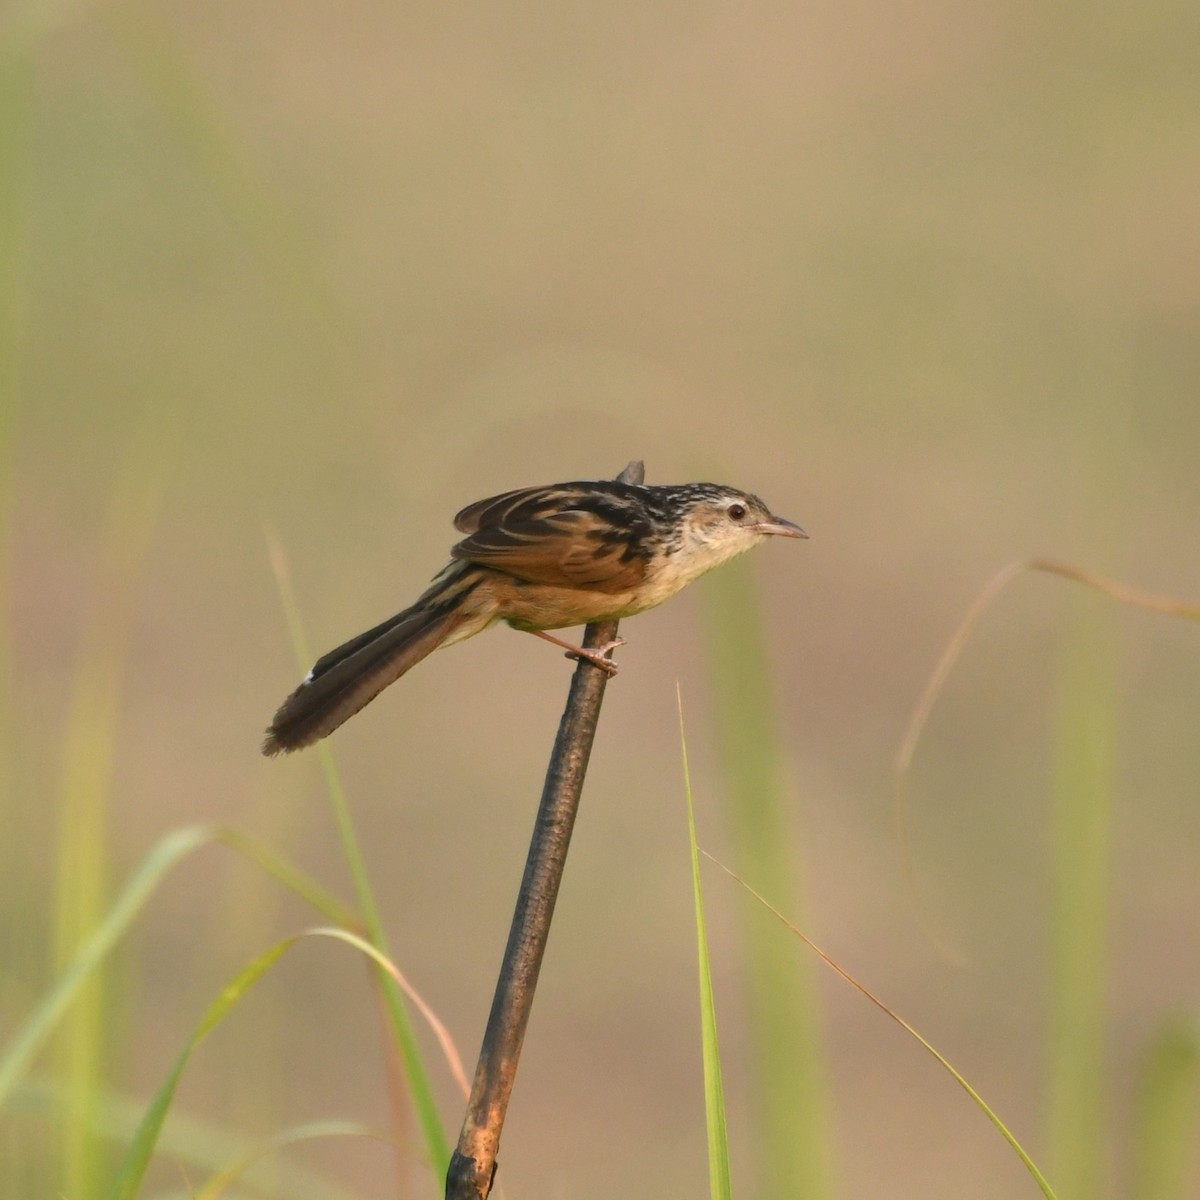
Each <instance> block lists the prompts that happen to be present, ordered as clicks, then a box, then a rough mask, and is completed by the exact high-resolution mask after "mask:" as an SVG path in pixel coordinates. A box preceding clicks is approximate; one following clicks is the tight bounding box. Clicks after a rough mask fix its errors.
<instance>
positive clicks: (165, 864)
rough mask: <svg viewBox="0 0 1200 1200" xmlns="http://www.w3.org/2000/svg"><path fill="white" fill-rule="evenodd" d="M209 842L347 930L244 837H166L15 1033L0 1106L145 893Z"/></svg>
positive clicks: (332, 901)
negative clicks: (256, 867) (257, 869)
mask: <svg viewBox="0 0 1200 1200" xmlns="http://www.w3.org/2000/svg"><path fill="white" fill-rule="evenodd" d="M214 842H224V843H226V844H227V845H229V846H230V847H231V848H233V849H235V850H237V851H238V852H239V853H241V854H244V855H245V856H246V857H247V858H249V859H250V860H251V861H253V862H256V863H258V864H260V865H261V866H262V867H263V868H264V869H265V870H267V871H269V872H270V873H271V874H272V875H274V876H275V877H276V878H277V879H279V880H280V881H281V882H282V883H284V884H285V885H286V886H288V887H289V888H290V889H291V890H292V891H294V892H295V893H296V894H297V895H298V896H300V897H301V898H302V899H304V900H307V901H308V902H309V903H311V904H312V905H313V906H314V907H315V908H316V909H317V910H318V911H319V912H321V913H322V914H323V915H325V916H327V917H331V918H332V919H334V920H337V921H339V922H342V923H344V924H346V925H350V926H353V925H355V924H357V922H356V921H355V920H354V919H353V916H354V914H353V913H352V912H350V910H349V909H348V908H347V907H346V906H345V905H344V904H342V903H341V901H339V900H337V899H336V898H335V897H332V896H329V894H328V893H326V892H325V891H324V890H323V889H322V888H320V887H319V886H318V885H317V884H315V883H314V882H313V881H312V880H310V879H308V877H307V876H305V875H304V874H303V873H302V872H301V871H298V870H297V869H296V868H295V867H293V866H292V865H291V864H290V863H288V862H286V860H284V859H282V858H280V857H279V856H277V855H273V854H271V853H269V852H267V851H266V850H264V849H263V848H262V847H260V846H258V845H257V844H256V843H254V842H253V841H252V840H251V839H250V838H247V837H245V836H243V835H242V834H240V833H237V832H235V831H234V830H230V829H223V828H210V827H208V826H199V825H197V826H189V827H187V828H184V829H179V830H176V831H175V832H174V833H170V834H168V835H167V836H166V837H164V838H163V839H162V840H161V841H159V842H158V843H157V844H156V845H155V846H154V847H153V848H152V849H151V850H150V852H149V853H148V854H147V855H146V856H145V858H143V860H142V862H141V864H140V865H139V866H138V868H137V870H136V871H135V872H134V874H133V876H132V877H131V878H130V880H129V882H128V883H127V884H126V885H125V888H124V890H123V891H122V892H121V893H120V895H119V896H118V897H117V899H116V900H115V902H114V903H113V905H112V907H111V908H110V909H109V910H108V912H107V913H105V914H104V917H103V918H102V919H101V920H100V921H99V922H98V923H97V925H96V927H95V928H94V929H93V930H92V931H91V933H90V934H89V935H88V937H87V938H85V939H84V941H83V942H82V944H81V945H80V947H79V949H78V951H77V953H76V954H75V956H74V958H72V959H71V961H70V963H68V965H67V966H66V968H65V969H64V971H63V973H62V975H61V976H60V977H59V979H58V982H57V983H55V985H54V986H53V987H52V988H51V990H50V991H49V992H48V993H47V995H46V996H45V998H44V999H43V1000H42V1002H41V1003H40V1004H39V1005H38V1006H37V1008H35V1009H34V1011H33V1012H32V1013H31V1014H30V1016H29V1017H28V1018H27V1019H26V1021H25V1023H24V1024H23V1025H22V1026H21V1028H20V1029H19V1030H18V1031H17V1033H16V1035H15V1036H14V1038H13V1040H12V1042H11V1043H10V1044H9V1046H8V1047H7V1049H6V1050H5V1051H4V1053H3V1055H0V1105H3V1104H4V1102H5V1101H6V1100H7V1098H8V1097H9V1096H10V1095H11V1094H12V1091H13V1089H14V1088H15V1087H16V1085H17V1084H18V1083H20V1081H21V1080H22V1079H23V1078H24V1077H25V1075H26V1073H27V1072H28V1069H29V1066H30V1063H31V1062H32V1060H33V1058H34V1056H35V1055H36V1054H37V1052H38V1051H39V1050H40V1049H41V1048H42V1046H43V1045H44V1044H45V1042H46V1040H47V1039H48V1038H49V1036H50V1034H51V1033H52V1032H53V1030H54V1028H55V1026H56V1025H57V1024H58V1023H59V1022H60V1021H61V1020H62V1018H63V1016H64V1015H65V1014H66V1012H67V1011H68V1009H69V1008H70V1006H71V1004H72V1002H73V1001H74V1000H76V998H77V997H78V995H79V992H80V989H81V988H82V987H83V986H84V984H85V983H86V982H87V980H88V978H89V977H90V975H91V974H92V972H93V971H95V969H96V967H97V966H98V965H99V964H100V963H102V962H103V961H104V959H105V957H106V956H107V955H108V953H109V951H110V950H112V948H113V946H114V945H115V944H116V943H117V941H118V940H119V939H120V937H121V935H122V934H123V933H124V932H125V930H126V929H128V927H129V926H130V924H131V923H132V922H133V920H134V918H135V917H136V916H137V915H138V913H139V912H141V910H142V908H143V907H144V906H145V904H146V902H147V900H148V899H149V897H150V895H151V893H152V892H153V891H154V890H155V888H157V887H158V885H159V883H161V882H162V880H163V878H164V877H165V876H166V875H167V873H168V872H169V871H170V870H171V868H172V867H174V866H175V865H176V864H177V863H178V862H180V861H181V860H182V859H184V858H186V857H187V856H188V855H190V854H192V853H193V852H194V851H196V850H198V849H200V848H201V847H202V846H208V845H211V844H212V843H214Z"/></svg>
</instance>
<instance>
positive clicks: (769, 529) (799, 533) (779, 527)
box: [754, 517, 808, 538]
mask: <svg viewBox="0 0 1200 1200" xmlns="http://www.w3.org/2000/svg"><path fill="white" fill-rule="evenodd" d="M754 528H755V530H757V532H759V533H776V534H778V535H779V536H780V537H798V538H806V537H808V534H807V533H805V532H804V530H803V529H801V528H800V526H799V525H797V524H796V523H795V522H794V521H785V520H784V519H783V518H782V517H772V518H771V519H770V520H769V521H759V523H758V524H757V525H755V527H754Z"/></svg>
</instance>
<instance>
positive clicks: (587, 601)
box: [499, 572, 689, 630]
mask: <svg viewBox="0 0 1200 1200" xmlns="http://www.w3.org/2000/svg"><path fill="white" fill-rule="evenodd" d="M514 582H515V584H516V586H515V587H513V588H512V589H511V591H510V594H509V595H508V596H506V597H505V600H506V601H507V602H506V603H503V604H502V605H501V608H500V613H499V616H500V619H501V620H504V621H507V622H508V623H509V624H510V625H511V626H512V627H513V628H514V629H524V630H530V629H565V628H567V627H568V626H571V625H587V624H589V623H590V622H592V621H616V620H621V619H622V618H624V617H632V616H634V615H635V614H636V613H640V612H645V611H646V609H648V608H654V606H655V605H657V604H661V603H662V602H663V601H664V600H667V599H669V598H670V597H671V596H673V595H674V594H675V593H676V592H677V591H679V590H680V588H682V587H684V586H685V585H686V584H687V583H688V582H689V579H688V578H687V577H677V576H676V575H675V573H674V572H659V573H658V575H657V577H656V578H654V579H647V580H643V581H642V582H641V583H640V584H638V586H637V587H636V588H630V589H628V590H626V591H621V592H601V591H593V590H590V589H586V588H580V587H556V586H554V585H553V584H546V583H525V582H522V581H514Z"/></svg>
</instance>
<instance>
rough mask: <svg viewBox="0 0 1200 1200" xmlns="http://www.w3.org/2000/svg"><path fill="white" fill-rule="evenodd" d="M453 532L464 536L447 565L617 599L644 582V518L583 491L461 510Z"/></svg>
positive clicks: (620, 502) (536, 492)
mask: <svg viewBox="0 0 1200 1200" xmlns="http://www.w3.org/2000/svg"><path fill="white" fill-rule="evenodd" d="M454 524H455V525H456V526H457V527H458V528H459V529H460V530H461V531H462V532H463V533H466V534H468V535H469V536H468V537H466V538H464V539H463V540H462V541H461V542H459V543H458V545H456V546H455V547H454V548H453V549H452V550H451V551H450V553H451V555H452V556H453V557H454V558H457V559H464V560H466V561H468V562H474V563H479V564H481V565H483V566H487V567H494V568H496V569H497V570H500V571H504V572H506V573H507V574H509V575H514V576H516V577H517V578H518V579H526V580H529V581H530V582H531V583H546V584H553V585H557V586H560V587H587V588H592V589H594V590H596V591H600V592H620V591H625V590H627V589H628V588H631V587H635V586H636V585H637V584H639V583H640V582H641V581H642V579H643V578H644V577H645V574H646V561H647V557H648V554H649V547H648V545H647V543H646V536H645V535H646V534H647V533H648V525H647V522H646V520H645V517H644V516H640V515H639V514H638V512H637V508H636V506H635V505H633V504H631V502H630V500H629V498H627V497H624V496H619V495H612V494H611V493H608V492H599V491H596V490H594V489H593V487H592V486H589V485H580V486H574V485H567V486H553V487H539V488H523V489H522V490H520V491H516V492H506V493H504V495H502V496H493V497H492V498H491V499H489V500H480V501H479V502H478V503H477V504H472V505H471V506H470V507H468V508H464V509H463V510H462V512H460V513H459V514H458V516H456V517H455V518H454Z"/></svg>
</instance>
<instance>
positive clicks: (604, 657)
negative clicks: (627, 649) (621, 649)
mask: <svg viewBox="0 0 1200 1200" xmlns="http://www.w3.org/2000/svg"><path fill="white" fill-rule="evenodd" d="M625 644H626V643H625V639H624V638H620V637H619V638H613V639H612V641H610V642H605V643H604V645H603V646H597V647H596V649H594V650H585V649H584V648H583V647H582V646H580V647H579V648H578V649H577V650H568V651H567V655H566V656H567V658H574V659H583V660H585V661H586V662H590V663H591V664H592V666H593V667H599V668H600V670H602V671H603V672H605V674H607V675H608V676H609V678H610V679H611V678H612V676H614V675H615V674H616V673H617V664H616V663H615V662H613V660H612V659H611V658H610V657H609V656H610V655H611V654H612V652H613V651H614V650H615V649H616V648H617V647H618V646H624V645H625Z"/></svg>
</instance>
